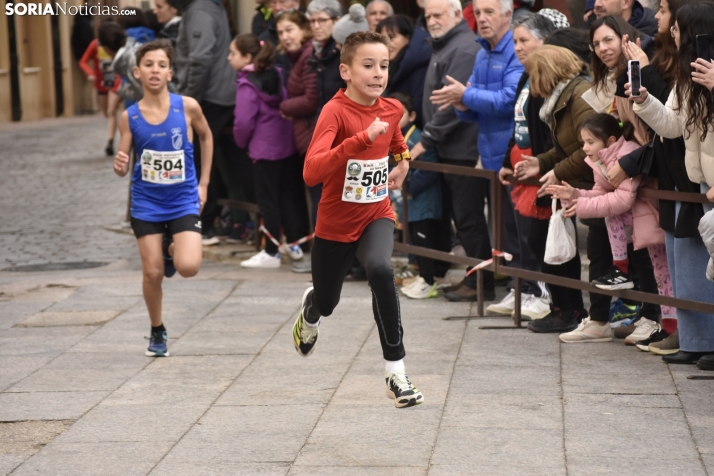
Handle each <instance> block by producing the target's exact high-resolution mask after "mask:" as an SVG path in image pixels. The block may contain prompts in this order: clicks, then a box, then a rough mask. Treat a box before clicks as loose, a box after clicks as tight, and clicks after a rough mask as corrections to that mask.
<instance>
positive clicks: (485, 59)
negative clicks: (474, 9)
mask: <svg viewBox="0 0 714 476" xmlns="http://www.w3.org/2000/svg"><path fill="white" fill-rule="evenodd" d="M476 41H478V42H479V43H480V44H481V46H483V49H481V50H480V51H479V52H478V54H477V55H476V62H475V63H474V69H473V73H471V77H470V78H469V82H470V83H471V86H470V87H468V88H466V91H465V92H464V95H463V96H462V98H461V102H463V103H464V105H465V106H466V107H467V108H468V109H469V110H468V111H465V112H462V111H459V110H457V111H456V115H457V116H458V117H459V119H461V120H462V121H466V122H478V153H479V155H480V156H481V164H482V165H483V168H484V169H488V170H499V169H500V168H501V164H502V162H503V156H504V155H505V154H506V152H507V150H508V141H509V140H510V139H511V136H512V135H513V129H514V128H515V123H514V120H513V117H514V116H513V109H514V107H515V102H516V88H517V87H518V81H519V79H520V78H521V75H522V74H523V65H522V64H521V62H520V61H518V58H517V57H516V53H515V52H514V51H513V34H512V33H511V32H510V31H509V32H508V33H506V34H505V35H504V36H503V38H501V41H499V42H498V45H496V48H494V49H493V51H491V45H490V44H489V43H488V42H487V41H486V40H484V39H483V38H480V37H479V38H477V39H476Z"/></svg>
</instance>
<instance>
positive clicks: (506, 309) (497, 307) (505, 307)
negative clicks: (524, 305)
mask: <svg viewBox="0 0 714 476" xmlns="http://www.w3.org/2000/svg"><path fill="white" fill-rule="evenodd" d="M521 302H523V296H521ZM515 306H516V290H515V289H511V292H510V293H508V295H507V296H506V297H505V298H503V299H501V302H496V303H493V304H491V305H490V306H488V307H487V308H486V312H493V313H494V314H503V315H505V316H510V315H511V314H513V309H515Z"/></svg>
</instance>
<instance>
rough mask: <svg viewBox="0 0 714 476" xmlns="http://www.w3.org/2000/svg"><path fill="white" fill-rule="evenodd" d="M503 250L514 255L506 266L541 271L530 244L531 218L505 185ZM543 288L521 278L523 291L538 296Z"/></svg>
mask: <svg viewBox="0 0 714 476" xmlns="http://www.w3.org/2000/svg"><path fill="white" fill-rule="evenodd" d="M502 201H503V231H502V233H501V236H502V237H503V251H505V252H507V253H510V254H512V255H513V260H511V261H510V262H506V266H513V267H514V268H520V269H526V270H528V271H538V272H540V269H541V268H540V262H541V261H542V260H539V259H538V258H537V257H536V255H535V254H534V253H533V251H532V250H531V247H530V245H529V244H528V233H529V231H530V228H531V219H530V218H528V217H524V216H523V215H521V214H520V213H518V212H517V211H516V209H515V208H514V207H513V201H512V200H511V187H503V199H502ZM543 286H545V285H543ZM543 291H544V290H543V289H541V287H540V286H538V283H537V282H536V281H532V280H530V279H522V280H521V292H524V293H528V294H533V295H534V296H536V297H541V296H542V295H543Z"/></svg>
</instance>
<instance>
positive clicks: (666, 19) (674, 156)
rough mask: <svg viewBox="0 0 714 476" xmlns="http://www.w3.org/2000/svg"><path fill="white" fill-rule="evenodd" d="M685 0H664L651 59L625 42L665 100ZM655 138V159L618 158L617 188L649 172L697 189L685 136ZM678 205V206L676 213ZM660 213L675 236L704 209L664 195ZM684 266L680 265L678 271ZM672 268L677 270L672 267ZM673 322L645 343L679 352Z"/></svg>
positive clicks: (662, 351) (692, 233) (671, 185)
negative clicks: (659, 337)
mask: <svg viewBox="0 0 714 476" xmlns="http://www.w3.org/2000/svg"><path fill="white" fill-rule="evenodd" d="M687 3H689V0H662V1H661V3H660V9H659V12H657V16H656V17H657V21H658V25H659V29H658V34H657V37H656V38H655V45H656V52H655V55H654V57H653V58H652V61H651V62H650V60H649V59H648V58H647V55H646V54H645V53H644V52H643V51H642V49H641V48H640V47H639V45H637V44H636V43H634V42H631V41H630V42H627V43H625V44H624V45H623V52H624V55H625V58H626V59H628V60H637V61H639V62H640V67H641V81H642V86H644V87H645V88H646V89H647V90H648V91H649V94H652V95H653V96H654V97H656V98H657V99H658V100H659V101H660V102H663V103H664V102H666V101H667V97H668V96H669V94H670V92H671V90H672V87H673V86H674V82H675V79H676V73H677V56H678V55H677V45H676V43H675V42H674V38H673V37H672V34H671V31H670V29H671V28H672V27H673V26H674V23H675V21H676V15H677V11H678V10H679V8H680V7H681V6H682V5H685V4H687ZM655 139H656V140H654V141H653V143H652V146H653V150H654V154H653V155H654V157H653V159H654V160H653V161H652V163H644V162H643V161H642V160H641V159H640V158H641V154H631V155H628V156H625V157H623V158H622V159H620V161H619V165H615V166H613V168H612V169H610V172H609V173H608V179H609V180H610V182H611V183H612V184H613V186H615V187H617V186H618V185H619V184H620V182H621V181H623V180H625V179H627V178H628V177H630V178H631V177H636V176H637V175H640V174H648V175H650V176H652V177H656V178H657V182H658V188H659V189H660V190H679V191H681V192H692V193H698V192H699V184H698V183H694V182H692V181H691V180H689V177H687V170H686V167H685V166H684V155H685V147H684V139H683V138H682V137H677V138H674V139H665V138H661V137H659V138H655ZM645 162H646V161H645ZM677 210H679V212H678V213H677ZM659 212H660V215H659V223H660V227H661V228H662V229H663V230H664V231H665V235H667V234H672V235H673V237H671V240H674V239H679V238H696V237H697V236H699V234H698V231H697V223H699V220H700V218H701V217H702V215H703V213H704V212H703V210H702V206H701V204H698V203H688V202H674V201H671V200H660V201H659ZM675 250H676V247H675V249H672V247H671V245H670V247H669V248H668V249H667V254H668V256H670V258H673V260H674V261H675V262H676V261H677V259H676V257H675V256H674V253H675ZM683 271H684V270H682V269H681V268H680V272H683ZM670 272H671V274H672V275H674V272H673V271H670ZM674 324H675V323H672V322H670V321H669V320H666V319H665V320H663V321H662V327H663V330H664V332H665V333H666V334H668V337H667V338H665V339H664V340H661V341H659V342H652V343H650V344H649V345H648V346H646V348H647V349H648V350H649V351H650V352H653V353H655V354H658V355H667V354H673V353H675V352H677V351H678V350H679V333H678V332H677V328H676V326H675V325H674ZM633 330H634V323H633V324H631V325H629V326H626V327H623V328H622V329H617V330H615V336H616V337H626V336H627V334H628V333H630V332H632V331H633Z"/></svg>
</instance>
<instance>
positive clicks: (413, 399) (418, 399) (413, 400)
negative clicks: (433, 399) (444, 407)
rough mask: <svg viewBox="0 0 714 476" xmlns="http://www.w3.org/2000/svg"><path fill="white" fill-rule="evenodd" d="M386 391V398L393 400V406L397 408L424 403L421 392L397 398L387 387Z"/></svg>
mask: <svg viewBox="0 0 714 476" xmlns="http://www.w3.org/2000/svg"><path fill="white" fill-rule="evenodd" d="M386 390H387V392H386V393H387V398H391V399H392V400H394V406H395V407H397V408H408V407H413V406H416V405H421V404H422V403H424V395H422V393H421V392H417V393H415V394H414V395H409V396H407V397H401V398H397V396H396V395H395V394H394V392H392V391H391V390H389V387H387V389H386Z"/></svg>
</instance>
